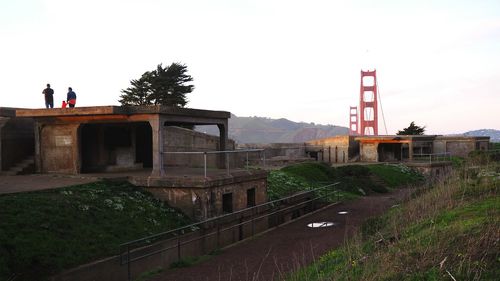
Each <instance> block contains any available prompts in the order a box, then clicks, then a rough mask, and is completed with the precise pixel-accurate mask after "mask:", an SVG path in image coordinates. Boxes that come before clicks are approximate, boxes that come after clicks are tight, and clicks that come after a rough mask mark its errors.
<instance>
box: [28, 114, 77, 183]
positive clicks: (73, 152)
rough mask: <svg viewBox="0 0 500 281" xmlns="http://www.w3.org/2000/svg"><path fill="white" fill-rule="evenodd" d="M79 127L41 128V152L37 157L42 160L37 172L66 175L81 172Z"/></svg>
mask: <svg viewBox="0 0 500 281" xmlns="http://www.w3.org/2000/svg"><path fill="white" fill-rule="evenodd" d="M78 127H79V124H58V125H51V126H41V127H40V129H39V132H40V137H39V143H38V145H39V146H40V150H39V153H38V154H37V155H36V158H38V159H40V162H39V163H40V166H39V167H37V171H39V172H41V173H65V174H78V173H79V172H80V161H79V159H80V156H79V145H80V143H79V138H78Z"/></svg>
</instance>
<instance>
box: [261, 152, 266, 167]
mask: <svg viewBox="0 0 500 281" xmlns="http://www.w3.org/2000/svg"><path fill="white" fill-rule="evenodd" d="M262 155H263V156H262V159H263V162H264V168H265V167H266V150H262Z"/></svg>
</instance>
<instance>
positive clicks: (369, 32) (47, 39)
mask: <svg viewBox="0 0 500 281" xmlns="http://www.w3.org/2000/svg"><path fill="white" fill-rule="evenodd" d="M172 62H181V63H184V64H186V65H187V67H188V70H189V74H190V75H192V76H193V78H194V85H195V87H196V89H195V90H194V91H193V92H192V93H191V94H190V95H188V98H189V101H190V102H189V104H188V107H191V108H200V109H209V110H224V111H230V112H232V113H233V114H236V115H238V116H262V117H271V118H287V119H290V120H293V121H304V122H308V123H309V122H314V123H320V124H333V125H340V126H346V127H347V126H348V121H349V106H350V105H358V103H359V86H360V85H359V83H360V70H361V69H365V70H366V69H374V68H376V69H377V75H378V76H377V81H378V84H379V91H380V95H381V100H382V106H383V111H384V114H385V119H386V123H387V130H388V133H389V134H394V133H395V132H396V131H397V130H399V129H402V128H403V127H407V126H408V125H409V123H410V122H411V121H415V122H416V124H417V125H425V126H426V127H427V133H429V134H448V133H461V132H465V131H468V130H472V129H481V128H492V129H500V113H499V112H500V1H498V0H491V1H485V0H475V1H471V0H469V1H457V0H450V1H437V0H434V1H403V0H399V1H397V0H394V1H380V0H377V1H347V0H345V1H334V0H325V1H320V0H308V1H305V0H303V1H294V0H210V1H209V0H177V1H174V0H0V81H1V82H2V93H1V94H0V106H8V107H26V108H42V107H44V106H45V104H44V100H43V95H42V94H41V92H42V90H43V89H44V88H45V84H47V83H50V84H51V85H52V88H54V90H55V105H56V106H57V107H59V106H60V103H61V101H62V100H63V99H65V97H66V92H67V88H68V87H69V86H71V87H73V90H74V91H75V92H76V94H77V95H78V101H77V106H94V105H95V106H98V105H118V104H119V103H118V99H119V96H120V94H121V93H120V90H121V89H124V88H127V87H128V86H129V85H130V80H131V79H137V78H139V77H140V76H141V74H142V73H144V72H145V71H149V70H153V69H154V68H155V67H156V65H157V64H160V63H163V64H164V65H168V64H170V63H172ZM381 117H382V116H381V115H380V116H379V118H380V123H379V128H380V129H379V134H384V133H385V129H384V125H383V122H382V118H381Z"/></svg>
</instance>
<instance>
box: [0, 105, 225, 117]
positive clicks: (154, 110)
mask: <svg viewBox="0 0 500 281" xmlns="http://www.w3.org/2000/svg"><path fill="white" fill-rule="evenodd" d="M2 110H4V111H5V112H6V114H7V113H9V114H12V109H6V108H3V109H2ZM9 110H10V111H9ZM14 111H15V116H17V117H56V116H86V115H120V114H121V115H134V114H161V115H175V116H188V117H202V118H221V119H227V118H230V117H231V114H230V113H229V112H227V111H212V110H202V109H193V108H178V107H171V106H162V105H151V106H92V107H75V108H51V109H46V108H38V109H16V110H14ZM0 113H2V112H0Z"/></svg>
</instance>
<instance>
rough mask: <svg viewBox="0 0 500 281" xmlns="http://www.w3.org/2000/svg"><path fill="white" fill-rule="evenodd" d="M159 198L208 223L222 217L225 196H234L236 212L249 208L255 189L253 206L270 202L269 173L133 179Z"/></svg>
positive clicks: (132, 179)
mask: <svg viewBox="0 0 500 281" xmlns="http://www.w3.org/2000/svg"><path fill="white" fill-rule="evenodd" d="M130 181H131V182H132V183H133V184H135V185H138V186H143V187H144V188H145V189H146V190H147V191H149V192H151V193H152V194H153V195H154V196H155V197H156V198H159V199H161V200H163V201H166V202H168V204H169V205H171V206H174V207H176V208H179V209H181V210H182V211H183V212H184V213H186V214H187V215H189V216H190V217H192V218H196V219H207V218H210V217H214V216H218V215H221V214H222V213H223V200H222V197H223V194H232V204H231V205H232V207H231V209H232V210H233V211H238V210H242V209H244V208H247V207H248V206H249V204H248V203H249V202H248V199H249V198H248V197H247V194H248V193H247V191H248V190H249V189H254V194H255V201H254V202H253V204H262V203H265V202H267V172H266V171H239V172H235V173H233V174H231V175H219V176H212V177H210V178H207V179H205V178H201V177H161V178H144V177H132V178H131V179H130Z"/></svg>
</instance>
